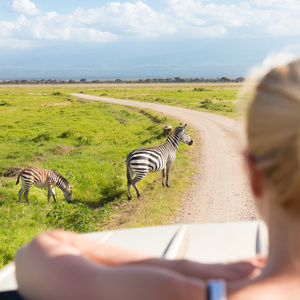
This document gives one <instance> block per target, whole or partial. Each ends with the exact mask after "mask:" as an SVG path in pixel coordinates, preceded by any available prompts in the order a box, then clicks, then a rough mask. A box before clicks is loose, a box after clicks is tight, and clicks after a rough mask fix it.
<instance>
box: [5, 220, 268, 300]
mask: <svg viewBox="0 0 300 300" xmlns="http://www.w3.org/2000/svg"><path fill="white" fill-rule="evenodd" d="M85 236H86V237H88V238H91V239H93V240H96V241H99V243H110V244H112V245H116V246H121V247H124V248H127V249H131V250H135V251H141V252H144V253H148V254H150V255H152V256H155V257H164V258H166V259H179V258H186V259H191V260H195V261H200V262H203V263H216V262H228V261H235V260H240V259H245V258H250V257H253V256H255V255H257V254H263V255H264V254H266V253H267V248H268V238H267V231H266V227H265V225H264V223H262V222H261V221H247V222H231V223H207V224H206V223H203V224H189V225H166V226H155V227H143V228H133V229H120V230H114V231H102V232H94V233H88V234H85ZM28 274H29V275H30V270H28ZM17 289H18V285H17V282H16V279H15V265H14V263H13V262H12V263H10V264H8V265H7V266H5V267H4V268H2V269H1V270H0V300H2V299H11V300H12V299H21V298H20V297H19V296H18V294H17Z"/></svg>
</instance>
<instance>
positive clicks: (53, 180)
mask: <svg viewBox="0 0 300 300" xmlns="http://www.w3.org/2000/svg"><path fill="white" fill-rule="evenodd" d="M20 178H21V181H22V187H21V189H20V191H19V203H21V198H22V194H23V193H24V197H25V199H26V201H27V203H28V204H29V201H28V193H29V190H30V188H31V186H32V185H34V186H36V187H39V188H43V187H45V188H47V197H48V203H49V202H50V197H51V195H52V197H53V200H54V202H56V198H55V191H54V187H55V186H57V187H58V188H60V189H61V190H62V192H63V194H64V196H65V198H66V200H67V202H69V203H70V202H72V187H73V185H72V184H69V182H68V181H67V179H65V178H64V177H63V176H61V175H60V174H59V173H57V172H55V171H54V170H48V169H41V168H37V167H27V168H25V169H23V170H21V171H20V173H19V175H18V179H17V182H16V184H18V183H19V179H20Z"/></svg>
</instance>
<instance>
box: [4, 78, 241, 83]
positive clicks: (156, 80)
mask: <svg viewBox="0 0 300 300" xmlns="http://www.w3.org/2000/svg"><path fill="white" fill-rule="evenodd" d="M244 80H245V78H244V77H237V78H228V77H225V76H224V77H221V78H203V77H201V78H181V77H173V78H147V79H96V80H94V79H78V80H75V79H67V80H64V79H28V80H27V79H22V80H2V81H0V84H74V83H76V84H78V83H182V82H187V83H189V82H243V81H244Z"/></svg>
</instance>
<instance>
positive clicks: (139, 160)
mask: <svg viewBox="0 0 300 300" xmlns="http://www.w3.org/2000/svg"><path fill="white" fill-rule="evenodd" d="M186 126H187V124H185V125H184V126H181V124H180V126H178V127H176V128H175V129H174V130H173V131H172V132H171V133H170V134H169V135H168V137H167V140H166V141H165V142H164V143H162V144H160V145H157V146H153V147H144V148H138V149H135V150H133V151H132V152H130V153H129V154H128V155H127V157H126V160H125V163H126V167H127V189H128V193H127V197H128V199H131V196H130V186H131V185H132V186H133V187H134V189H135V190H136V193H137V197H138V198H139V197H140V196H141V194H140V191H139V189H138V188H137V186H136V184H137V183H138V182H139V181H140V180H142V179H143V178H144V177H145V176H146V175H147V173H148V172H151V173H153V172H158V171H161V170H162V185H163V186H165V183H164V180H165V177H166V186H167V187H169V175H170V170H171V167H172V163H173V161H174V160H175V158H176V151H177V149H178V147H179V144H180V142H183V143H185V144H188V145H192V144H193V140H192V139H191V137H190V136H189V135H188V134H187V133H186V131H185V128H186ZM134 174H135V177H134V178H133V176H134Z"/></svg>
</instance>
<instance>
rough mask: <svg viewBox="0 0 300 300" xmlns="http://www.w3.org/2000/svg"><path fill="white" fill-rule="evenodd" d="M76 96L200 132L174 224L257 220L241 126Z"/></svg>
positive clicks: (174, 110) (203, 116)
mask: <svg viewBox="0 0 300 300" xmlns="http://www.w3.org/2000/svg"><path fill="white" fill-rule="evenodd" d="M72 95H74V96H77V97H80V98H84V99H90V100H97V101H105V102H111V103H115V104H121V105H130V106H136V107H141V108H147V109H151V110H155V111H158V112H161V113H164V114H167V115H169V116H171V117H174V118H176V119H178V120H179V121H180V122H182V123H187V124H188V126H190V127H192V128H193V129H196V130H197V131H198V132H199V135H198V136H197V137H194V140H195V143H194V144H193V147H196V151H197V153H199V155H198V158H197V161H196V162H195V163H196V164H197V166H198V172H197V174H196V176H195V179H194V181H195V183H194V186H193V188H192V190H190V191H189V192H188V194H187V195H186V199H185V205H184V206H183V207H182V208H181V214H180V216H179V217H178V218H177V219H176V220H174V223H203V222H232V221H246V220H255V219H257V216H256V212H255V209H254V206H253V203H252V196H251V194H250V191H249V186H248V183H247V180H246V178H245V174H244V170H243V163H242V157H241V151H242V149H243V147H244V143H245V138H244V130H243V126H242V124H240V123H239V122H237V121H235V120H232V119H229V118H227V117H224V116H220V115H215V114H211V113H205V112H200V111H194V110H190V109H185V108H179V107H174V106H168V105H162V104H155V103H148V102H137V101H130V100H120V99H112V98H105V97H97V96H91V95H85V94H72Z"/></svg>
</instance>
